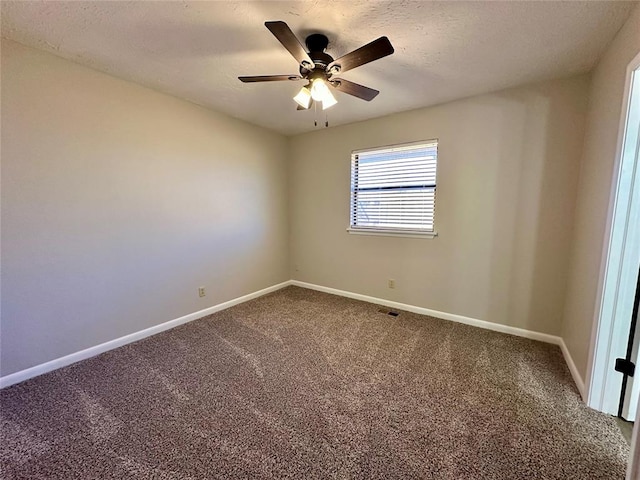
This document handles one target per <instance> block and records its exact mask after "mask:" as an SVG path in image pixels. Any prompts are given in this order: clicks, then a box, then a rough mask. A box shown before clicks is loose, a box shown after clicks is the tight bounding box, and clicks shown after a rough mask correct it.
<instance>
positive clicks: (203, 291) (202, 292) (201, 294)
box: [198, 287, 207, 297]
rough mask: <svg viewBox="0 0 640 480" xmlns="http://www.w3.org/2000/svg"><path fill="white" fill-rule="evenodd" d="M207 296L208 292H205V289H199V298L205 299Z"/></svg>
mask: <svg viewBox="0 0 640 480" xmlns="http://www.w3.org/2000/svg"><path fill="white" fill-rule="evenodd" d="M206 294H207V292H205V290H204V287H198V296H199V297H204V296H205V295H206Z"/></svg>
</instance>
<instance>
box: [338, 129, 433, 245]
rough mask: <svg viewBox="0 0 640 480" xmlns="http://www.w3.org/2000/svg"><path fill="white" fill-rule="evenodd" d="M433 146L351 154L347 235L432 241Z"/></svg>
mask: <svg viewBox="0 0 640 480" xmlns="http://www.w3.org/2000/svg"><path fill="white" fill-rule="evenodd" d="M437 160H438V141H437V140H431V141H428V142H419V143H410V144H404V145H396V146H393V147H384V148H377V149H371V150H359V151H356V152H353V153H352V154H351V222H350V227H349V232H350V233H371V234H378V235H385V234H387V235H410V236H414V235H423V236H431V237H433V236H435V235H436V233H435V231H434V229H433V220H434V219H433V217H434V208H435V200H436V166H437Z"/></svg>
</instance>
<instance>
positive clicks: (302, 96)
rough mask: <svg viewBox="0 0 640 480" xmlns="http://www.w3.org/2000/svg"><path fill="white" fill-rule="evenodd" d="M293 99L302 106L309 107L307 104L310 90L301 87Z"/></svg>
mask: <svg viewBox="0 0 640 480" xmlns="http://www.w3.org/2000/svg"><path fill="white" fill-rule="evenodd" d="M293 99H294V100H295V101H296V103H297V104H298V105H300V106H301V107H302V108H309V105H311V91H309V89H308V88H307V87H302V88H301V89H300V91H299V92H298V94H297V95H296V96H295V97H293Z"/></svg>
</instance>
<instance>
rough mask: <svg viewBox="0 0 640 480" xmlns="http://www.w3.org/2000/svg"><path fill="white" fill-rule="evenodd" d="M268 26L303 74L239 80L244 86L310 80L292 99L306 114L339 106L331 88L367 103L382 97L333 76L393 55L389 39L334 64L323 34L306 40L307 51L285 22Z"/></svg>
mask: <svg viewBox="0 0 640 480" xmlns="http://www.w3.org/2000/svg"><path fill="white" fill-rule="evenodd" d="M265 26H266V27H267V28H268V29H269V31H270V32H271V33H272V34H273V35H274V36H275V37H276V38H277V39H278V41H279V42H280V43H281V44H282V45H283V46H284V47H285V48H286V49H287V50H288V51H289V53H290V54H291V55H292V56H293V57H294V58H295V59H296V61H297V62H298V66H299V71H300V73H299V74H298V75H262V76H247V77H238V78H239V80H240V81H241V82H244V83H253V82H274V81H282V80H301V79H305V80H308V82H309V83H308V84H307V85H305V86H304V87H302V88H301V89H300V91H299V92H298V93H297V94H296V95H295V96H294V97H293V99H294V100H295V102H296V103H297V104H298V110H307V109H309V108H310V107H311V105H313V104H314V102H321V103H322V109H323V110H326V109H327V108H330V107H332V106H333V105H335V104H336V103H338V101H337V100H336V98H335V97H334V96H333V94H332V93H331V90H330V88H329V87H332V88H333V89H335V90H338V91H340V92H343V93H346V94H348V95H352V96H354V97H357V98H361V99H362V100H366V101H368V102H369V101H371V100H373V99H374V98H375V97H376V96H377V95H378V93H380V92H379V91H378V90H374V89H373V88H369V87H365V86H364V85H359V84H357V83H354V82H350V81H349V80H344V79H341V78H333V76H334V75H336V74H338V73H340V72H346V71H347V70H352V69H354V68H356V67H359V66H361V65H364V64H366V63H370V62H373V61H375V60H378V59H380V58H383V57H386V56H387V55H391V54H392V53H393V51H394V50H393V46H392V45H391V42H390V41H389V39H388V38H387V37H380V38H378V39H377V40H374V41H373V42H370V43H368V44H366V45H364V46H362V47H360V48H358V49H357V50H354V51H353V52H350V53H347V54H346V55H343V56H342V57H340V58H338V59H337V60H334V59H333V57H332V56H331V55H329V54H328V53H326V52H325V50H326V48H327V45H329V39H328V38H327V37H326V36H325V35H322V34H321V33H314V34H311V35H309V36H308V37H307V38H306V40H305V44H306V46H307V49H306V50H305V48H304V47H303V46H302V44H301V43H300V42H299V41H298V39H297V38H296V36H295V35H294V33H293V32H292V31H291V29H290V28H289V26H288V25H287V24H286V23H285V22H282V21H275V22H265Z"/></svg>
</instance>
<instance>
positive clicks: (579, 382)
mask: <svg viewBox="0 0 640 480" xmlns="http://www.w3.org/2000/svg"><path fill="white" fill-rule="evenodd" d="M558 345H560V350H562V355H563V356H564V361H565V362H566V363H567V366H568V367H569V371H570V372H571V376H572V377H573V381H574V382H575V384H576V387H578V392H580V397H581V398H582V400H583V401H584V402H585V403H586V402H587V393H586V390H585V387H584V380H583V379H582V375H580V372H579V371H578V367H576V364H575V362H574V361H573V357H572V356H571V353H569V349H568V348H567V345H566V344H565V343H564V339H563V338H561V339H560V343H559V344H558Z"/></svg>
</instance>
